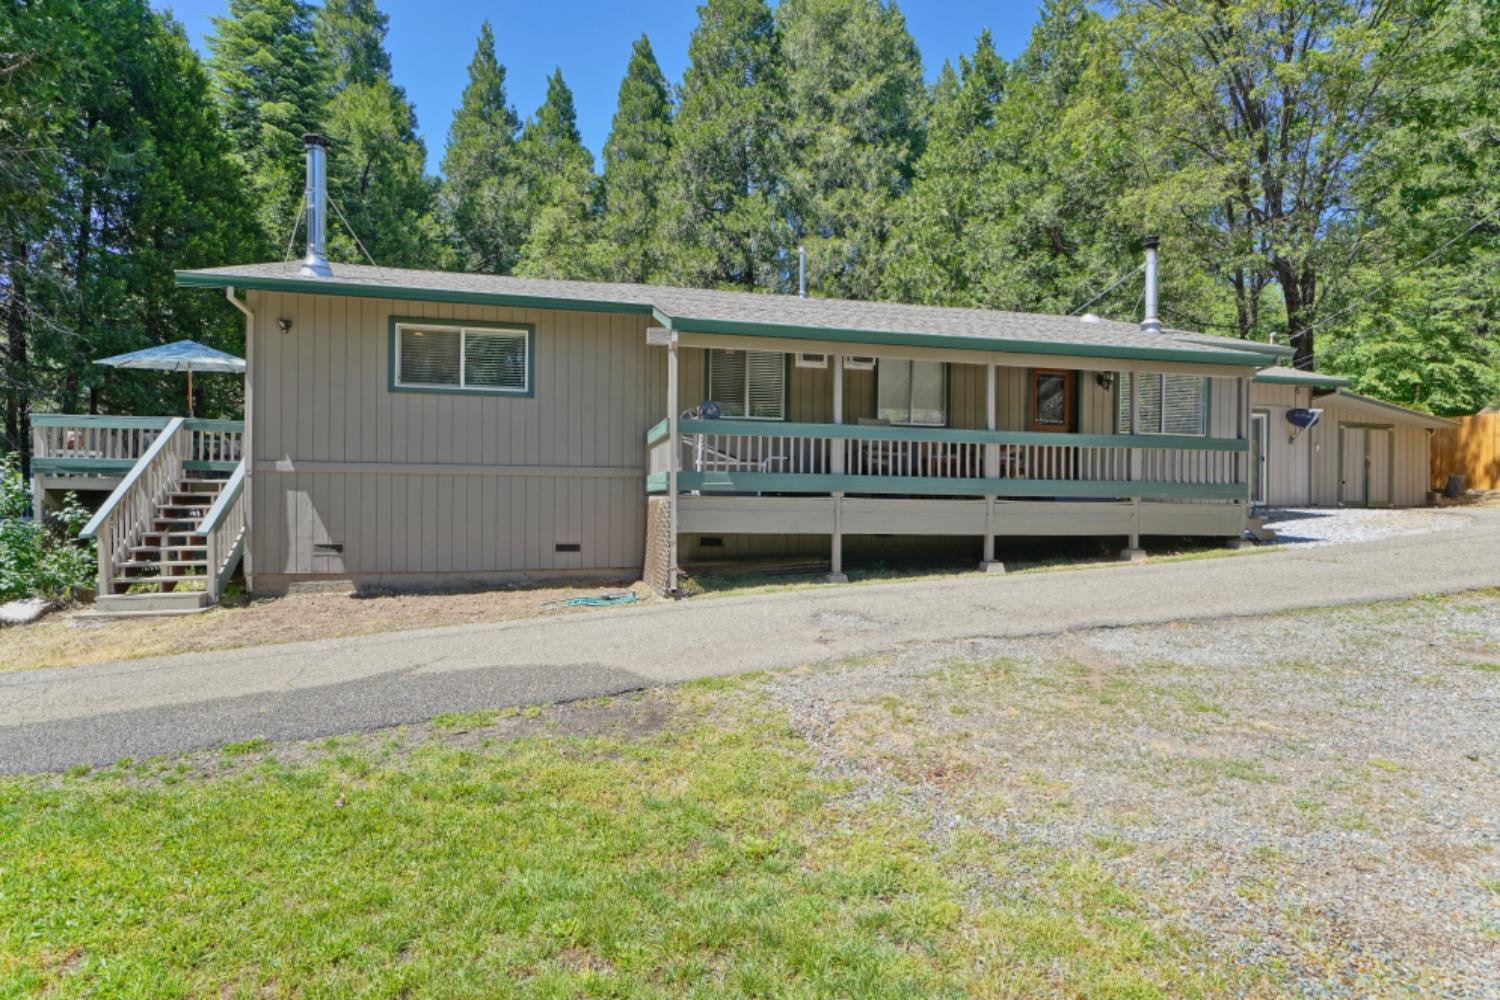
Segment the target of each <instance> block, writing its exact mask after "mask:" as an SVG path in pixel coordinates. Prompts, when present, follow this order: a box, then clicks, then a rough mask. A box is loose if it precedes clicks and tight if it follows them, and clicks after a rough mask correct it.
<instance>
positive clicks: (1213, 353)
mask: <svg viewBox="0 0 1500 1000" xmlns="http://www.w3.org/2000/svg"><path fill="white" fill-rule="evenodd" d="M300 266H301V264H300V262H298V261H287V262H274V263H266V264H244V265H235V266H232V267H215V268H206V269H202V270H193V271H179V272H177V277H178V281H179V283H181V284H183V285H191V286H199V287H223V286H225V285H235V286H238V287H242V288H259V289H264V290H274V291H287V292H305V293H307V294H341V295H368V296H373V297H384V298H402V299H408V300H421V299H424V298H425V299H429V300H433V301H454V302H468V303H476V304H478V303H491V304H497V305H521V306H527V307H534V308H557V309H569V308H573V309H577V308H588V309H602V310H607V311H620V312H637V313H653V312H654V313H656V314H657V315H658V317H659V318H660V319H661V320H662V321H663V322H670V323H671V325H672V326H674V327H675V328H676V329H679V330H683V331H691V332H701V333H735V334H748V335H761V336H784V337H792V338H799V339H803V338H811V339H818V340H827V341H833V342H841V343H866V344H904V345H908V346H914V345H922V346H936V347H947V348H957V349H965V348H968V349H992V350H1008V351H1025V352H1036V353H1046V352H1048V351H1053V352H1058V353H1074V354H1080V355H1091V356H1097V357H1136V358H1159V359H1162V360H1176V361H1189V362H1192V361H1198V362H1203V363H1210V364H1237V365H1266V364H1269V363H1271V362H1272V361H1273V360H1274V358H1273V357H1272V356H1271V355H1270V354H1265V355H1261V354H1257V353H1256V352H1254V351H1253V350H1246V349H1245V347H1244V345H1242V344H1238V343H1236V344H1234V345H1233V347H1230V346H1229V345H1227V344H1226V345H1225V346H1215V345H1214V344H1213V343H1212V341H1213V340H1215V339H1218V338H1213V337H1208V336H1205V335H1203V334H1194V333H1185V332H1183V331H1176V330H1166V331H1163V332H1161V333H1151V332H1148V331H1145V330H1142V329H1140V327H1138V326H1136V325H1135V324H1133V323H1121V322H1117V321H1114V320H1104V319H1094V318H1090V319H1084V318H1081V317H1076V316H1054V315H1047V314H1039V313H1016V312H1002V311H999V310H990V309H958V308H951V307H947V306H922V305H905V304H901V303H894V302H860V301H853V300H848V299H822V298H807V299H801V298H798V297H796V296H791V295H763V294H758V293H753V292H729V291H713V290H705V289H693V288H675V287H671V286H667V285H636V284H625V283H613V282H593V281H555V280H550V279H542V278H518V277H510V276H502V275H492V274H467V273H460V272H452V271H415V270H403V269H399V268H386V267H380V268H377V267H371V266H366V265H355V264H335V265H334V267H333V276H332V277H331V278H307V277H303V276H301V275H300V274H299V273H298V272H299V269H300Z"/></svg>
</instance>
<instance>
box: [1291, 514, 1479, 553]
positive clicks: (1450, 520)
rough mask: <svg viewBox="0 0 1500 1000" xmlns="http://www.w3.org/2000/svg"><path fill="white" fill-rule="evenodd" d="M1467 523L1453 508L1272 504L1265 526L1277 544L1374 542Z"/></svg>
mask: <svg viewBox="0 0 1500 1000" xmlns="http://www.w3.org/2000/svg"><path fill="white" fill-rule="evenodd" d="M1468 523H1469V521H1468V518H1466V517H1465V516H1464V514H1463V513H1462V511H1461V510H1458V509H1453V508H1396V509H1391V510H1363V509H1360V508H1354V507H1346V508H1329V507H1317V508H1311V507H1271V508H1268V509H1267V510H1266V527H1268V528H1274V529H1275V530H1276V544H1277V545H1299V546H1313V545H1339V544H1342V543H1345V542H1375V541H1380V540H1382V539H1386V538H1395V537H1398V536H1402V535H1421V534H1426V533H1428V532H1433V531H1457V530H1459V529H1461V528H1462V527H1464V526H1465V525H1466V524H1468Z"/></svg>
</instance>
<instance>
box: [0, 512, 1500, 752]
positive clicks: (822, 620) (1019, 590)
mask: <svg viewBox="0 0 1500 1000" xmlns="http://www.w3.org/2000/svg"><path fill="white" fill-rule="evenodd" d="M1445 516H1449V517H1455V518H1462V519H1463V520H1464V522H1465V525H1464V527H1463V528H1462V529H1461V530H1458V531H1443V532H1435V533H1431V534H1423V535H1411V536H1405V537H1398V538H1390V539H1386V540H1383V541H1379V542H1367V543H1359V544H1350V545H1333V546H1327V547H1322V548H1307V549H1295V548H1288V549H1283V550H1274V551H1261V552H1257V553H1253V554H1248V555H1244V556H1240V557H1235V558H1223V559H1203V560H1196V561H1185V562H1177V563H1160V564H1155V565H1152V564H1146V565H1135V566H1125V565H1122V566H1119V567H1106V568H1101V569H1091V570H1076V571H1062V572H1054V573H1045V574H1031V575H1019V576H1013V577H1005V576H999V577H988V576H981V575H978V574H975V575H974V576H973V577H965V578H956V579H949V580H942V581H937V582H926V583H892V584H882V585H876V586H851V587H833V586H830V587H828V588H826V589H822V588H820V589H816V590H810V591H809V590H802V591H790V592H784V593H777V594H763V595H753V596H747V597H723V598H700V599H697V600H693V601H687V602H684V603H682V604H677V605H667V604H659V605H650V606H646V607H639V608H616V609H608V610H601V611H598V612H596V613H592V614H588V615H583V614H580V615H570V616H567V617H563V618H546V619H533V620H530V621H519V622H506V623H502V624H495V625H467V626H459V627H453V628H442V629H427V630H423V631H417V632H400V633H389V634H385V635H372V636H360V637H355V638H348V639H336V640H327V641H321V642H306V643H294V644H288V645H282V646H265V647H259V648H253V649H241V650H231V651H225V652H217V653H193V654H187V655H182V656H172V657H162V658H157V659H149V660H132V661H129V662H125V663H105V664H98V665H95V666H87V667H73V668H68V669H56V670H39V671H29V672H22V673H15V674H6V675H0V770H11V771H25V770H56V769H61V768H65V767H68V766H71V765H73V764H78V763H92V764H102V763H108V762H111V761H114V760H118V759H119V758H121V757H133V758H136V759H141V758H143V757H148V756H151V755H153V754H159V753H172V752H179V751H187V750H194V749H201V748H204V747H211V746H215V745H218V744H221V743H225V742H231V741H237V740H244V739H249V738H251V737H255V736H264V737H267V738H270V739H301V738H310V737H318V736H326V735H331V734H334V733H342V732H348V731H351V730H356V729H370V728H376V727H381V726H390V725H397V724H401V723H408V722H417V721H421V720H425V719H428V718H430V717H432V716H433V715H436V714H438V713H441V712H450V711H463V710H468V709H475V708H493V707H499V706H506V705H527V704H540V703H544V702H550V701H560V700H569V699H574V698H585V697H592V696H595V695H603V694H616V693H619V692H622V691H628V690H632V689H636V688H640V687H645V686H650V685H656V684H669V683H673V682H676V681H683V680H688V679H691V678H697V677H707V676H713V675H721V674H732V673H738V672H741V671H749V670H760V669H768V668H774V667H780V666H787V665H793V664H799V663H807V662H813V661H819V660H825V659H830V658H838V657H844V656H853V655H859V654H867V653H872V652H876V651H879V650H881V649H885V648H889V647H891V646H895V645H899V644H903V643H911V642H928V641H953V640H958V639H964V638H971V637H980V636H992V637H993V636H1000V637H1003V636H1020V635H1034V634H1038V633H1046V632H1058V631H1064V630H1069V629H1079V628H1092V627H1099V626H1117V625H1133V624H1141V623H1147V622H1160V621H1170V620H1174V619H1184V618H1206V617H1219V616H1225V615H1243V614H1263V613H1267V612H1275V611H1283V610H1288V609H1292V608H1299V607H1315V606H1320V605H1329V604H1339V603H1352V602H1365V601H1375V600H1385V599H1391V598H1400V597H1410V596H1415V595H1418V594H1423V593H1433V592H1442V591H1455V590H1468V589H1472V588H1476V587H1493V586H1500V509H1489V510H1481V509H1475V510H1455V511H1449V512H1447V513H1446V514H1445Z"/></svg>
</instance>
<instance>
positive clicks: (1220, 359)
mask: <svg viewBox="0 0 1500 1000" xmlns="http://www.w3.org/2000/svg"><path fill="white" fill-rule="evenodd" d="M672 327H673V329H675V330H678V331H679V332H682V333H717V334H725V335H732V336H748V337H780V338H784V339H789V340H817V341H826V342H831V343H842V344H880V345H883V346H899V347H935V348H943V349H947V350H955V351H994V352H997V353H1003V354H1062V355H1072V356H1075V357H1084V358H1112V359H1118V360H1122V361H1180V362H1186V363H1188V364H1206V365H1235V366H1238V367H1262V366H1264V365H1267V364H1270V363H1273V362H1274V360H1275V359H1274V358H1272V357H1271V356H1269V355H1258V354H1251V353H1249V352H1247V351H1238V350H1236V351H1209V350H1199V351H1193V350H1180V349H1175V348H1170V347H1130V346H1125V345H1115V344H1090V343H1079V342H1076V341H1056V340H1014V339H1009V338H1000V337H969V336H957V335H952V334H936V333H895V332H891V331H888V330H858V329H845V328H839V327H824V326H797V325H794V324H785V323H767V322H755V323H748V322H744V321H741V320H715V319H695V318H693V317H684V316H675V317H673V318H672Z"/></svg>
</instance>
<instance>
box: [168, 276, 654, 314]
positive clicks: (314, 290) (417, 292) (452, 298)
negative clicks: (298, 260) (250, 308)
mask: <svg viewBox="0 0 1500 1000" xmlns="http://www.w3.org/2000/svg"><path fill="white" fill-rule="evenodd" d="M173 274H174V276H175V277H176V279H177V284H178V285H180V286H182V287H183V288H228V287H234V288H243V289H247V290H251V291H258V292H293V293H296V294H299V295H343V296H354V297H357V298H369V299H395V300H397V301H400V302H446V303H451V304H453V305H471V306H509V307H512V308H516V309H564V310H568V311H571V312H607V313H630V314H633V315H640V316H650V315H652V314H653V308H652V307H651V306H649V305H647V304H645V303H642V302H617V301H613V300H610V299H570V298H561V297H557V296H546V295H506V294H503V293H498V292H461V291H456V290H453V289H439V288H415V287H411V286H392V285H368V284H361V283H359V282H353V281H339V280H337V279H335V278H262V277H236V276H231V275H226V274H204V273H202V272H201V271H175V272H173Z"/></svg>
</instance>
